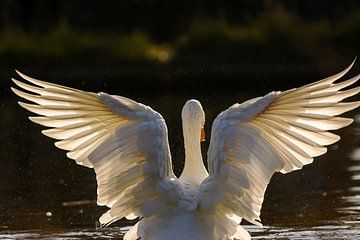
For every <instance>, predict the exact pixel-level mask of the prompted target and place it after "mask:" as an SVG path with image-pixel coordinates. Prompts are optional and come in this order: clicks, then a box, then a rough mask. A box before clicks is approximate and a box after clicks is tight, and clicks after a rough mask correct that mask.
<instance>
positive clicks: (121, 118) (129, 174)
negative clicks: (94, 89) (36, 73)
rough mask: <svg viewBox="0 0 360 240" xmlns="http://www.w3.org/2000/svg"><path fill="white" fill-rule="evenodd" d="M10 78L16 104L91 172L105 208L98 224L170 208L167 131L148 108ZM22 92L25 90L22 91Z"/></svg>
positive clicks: (173, 191) (172, 182) (172, 186)
mask: <svg viewBox="0 0 360 240" xmlns="http://www.w3.org/2000/svg"><path fill="white" fill-rule="evenodd" d="M18 74H19V75H20V76H21V77H22V78H23V79H24V80H26V81H28V82H29V83H30V84H28V83H25V82H22V81H18V80H15V79H13V81H14V83H15V84H16V85H17V86H18V87H19V88H20V89H21V90H22V91H20V90H18V89H16V88H12V90H13V92H14V93H15V94H17V95H18V96H20V97H22V98H24V99H26V100H29V101H31V102H33V103H35V104H28V103H22V102H19V104H20V105H21V106H22V107H24V108H26V109H27V110H29V111H31V112H33V113H36V114H38V115H41V116H36V117H30V120H31V121H33V122H35V123H38V124H40V125H43V126H46V127H50V129H48V130H44V131H42V133H43V134H45V135H46V136H49V137H51V138H54V139H57V140H59V141H58V142H56V143H55V145H56V146H57V147H58V148H61V149H64V150H66V151H68V153H67V156H68V157H69V158H71V159H74V160H75V161H76V163H78V164H80V165H84V166H86V167H90V168H94V170H95V172H96V179H97V184H98V199H97V203H98V204H99V205H106V206H108V207H109V208H110V210H109V211H108V212H106V213H105V214H103V215H102V216H101V218H100V223H101V224H102V226H105V225H108V224H110V223H112V222H114V221H117V220H119V219H121V218H123V217H127V218H136V217H137V216H152V215H154V214H161V212H163V211H166V210H167V209H169V208H170V207H171V206H172V205H173V204H174V203H175V201H174V200H175V199H176V197H177V194H178V185H177V181H176V179H175V177H174V174H173V172H172V164H171V155H170V150H169V144H168V137H167V128H166V124H165V121H164V119H163V118H162V116H161V115H160V114H159V113H157V112H155V111H154V110H152V109H151V108H150V107H148V106H145V105H143V104H140V103H137V102H135V101H133V100H130V99H127V98H125V97H120V96H112V95H108V94H106V93H99V94H95V93H91V92H85V91H81V90H77V89H73V88H68V87H64V86H60V85H56V84H52V83H47V82H44V81H40V80H37V79H33V78H31V77H28V76H26V75H24V74H21V73H19V72H18ZM24 90H25V91H24Z"/></svg>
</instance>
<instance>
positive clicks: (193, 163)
mask: <svg viewBox="0 0 360 240" xmlns="http://www.w3.org/2000/svg"><path fill="white" fill-rule="evenodd" d="M183 134H184V146H185V166H184V170H183V172H182V173H181V176H180V180H182V181H183V182H186V183H188V184H200V183H201V181H202V180H203V179H204V178H206V177H207V176H208V173H207V171H206V168H205V166H204V163H203V159H202V155H201V147H200V127H199V129H197V128H196V127H194V126H192V127H191V128H187V125H186V122H184V123H183Z"/></svg>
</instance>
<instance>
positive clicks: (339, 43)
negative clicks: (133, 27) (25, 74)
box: [0, 6, 360, 66]
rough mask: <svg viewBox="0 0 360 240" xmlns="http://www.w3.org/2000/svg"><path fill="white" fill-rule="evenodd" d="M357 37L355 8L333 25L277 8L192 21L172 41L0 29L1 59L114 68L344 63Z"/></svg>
mask: <svg viewBox="0 0 360 240" xmlns="http://www.w3.org/2000/svg"><path fill="white" fill-rule="evenodd" d="M359 40H360V11H354V12H353V13H351V14H350V15H349V16H348V17H347V18H346V19H343V20H341V21H338V22H336V23H332V22H330V21H329V20H327V19H322V20H317V21H315V22H311V21H300V20H299V19H298V17H297V16H296V15H294V14H291V13H290V12H289V11H287V10H286V9H285V8H284V7H281V6H280V7H278V8H275V9H274V10H273V11H270V12H269V11H268V12H264V13H261V14H259V15H258V16H257V17H256V18H254V19H253V20H251V21H248V22H247V23H243V24H239V23H237V24H230V23H228V21H226V20H223V19H221V18H216V19H210V20H207V21H205V20H204V21H193V23H192V24H191V25H190V27H189V28H188V30H187V31H185V32H184V33H179V35H178V36H177V37H176V38H174V40H168V41H165V42H160V43H159V42H157V41H154V40H152V39H151V38H150V37H149V35H148V34H146V33H145V32H144V31H132V32H130V33H127V34H126V33H119V34H117V33H114V32H103V33H95V32H89V31H87V32H85V31H84V32H82V31H79V30H74V29H73V28H72V27H71V26H70V25H69V24H67V22H66V21H60V23H59V24H58V25H57V27H55V28H52V29H51V30H50V31H48V32H27V33H25V32H24V31H21V30H19V29H16V28H5V29H3V30H2V31H1V32H0V63H1V64H5V65H6V64H9V62H12V63H13V64H18V63H22V61H23V62H24V63H27V64H28V61H27V60H28V59H33V60H36V59H47V60H46V61H47V62H51V61H55V62H57V61H59V59H65V58H66V59H67V60H69V59H71V61H74V62H76V61H86V62H90V61H92V62H93V65H98V64H103V65H109V64H110V65H113V66H114V65H115V66H117V65H119V64H122V65H130V66H131V65H134V64H135V65H136V64H139V63H140V64H142V65H148V64H150V65H149V66H151V65H153V64H160V65H164V66H167V65H175V66H178V65H180V66H193V65H194V64H195V66H196V65H201V66H211V65H212V64H219V63H221V64H230V65H231V64H239V63H246V64H250V63H267V64H271V63H272V62H279V61H288V60H291V61H292V62H293V63H294V62H295V63H296V62H298V63H304V62H307V63H308V62H312V63H318V62H320V61H322V62H323V61H332V62H334V61H337V62H339V61H340V62H344V63H348V59H349V58H353V57H355V56H356V55H358V54H359V52H360V49H359V44H358V41H359ZM87 58H88V59H87ZM9 59H10V60H11V61H9ZM81 59H82V60H81ZM90 65H91V64H90ZM3 66H4V65H3Z"/></svg>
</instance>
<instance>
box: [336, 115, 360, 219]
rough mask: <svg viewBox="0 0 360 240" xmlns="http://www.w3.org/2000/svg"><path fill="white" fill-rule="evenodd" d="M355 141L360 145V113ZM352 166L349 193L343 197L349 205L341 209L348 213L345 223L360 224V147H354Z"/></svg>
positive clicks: (356, 124)
mask: <svg viewBox="0 0 360 240" xmlns="http://www.w3.org/2000/svg"><path fill="white" fill-rule="evenodd" d="M354 122H355V123H354V126H353V129H354V142H355V143H357V144H356V145H357V146H359V144H358V143H359V139H360V115H357V116H356V117H355V121H354ZM350 159H351V160H352V161H351V164H352V165H351V166H349V167H348V168H347V170H348V171H349V172H350V173H351V176H350V179H351V181H350V186H349V188H348V191H349V192H348V194H347V195H346V196H344V197H343V199H344V200H345V202H346V203H347V205H348V206H346V207H343V208H341V209H340V210H339V211H340V212H343V213H345V214H346V217H345V219H344V222H345V223H352V224H360V147H356V148H354V150H353V151H352V152H351V154H350Z"/></svg>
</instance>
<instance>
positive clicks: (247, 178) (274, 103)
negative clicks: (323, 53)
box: [200, 64, 360, 224]
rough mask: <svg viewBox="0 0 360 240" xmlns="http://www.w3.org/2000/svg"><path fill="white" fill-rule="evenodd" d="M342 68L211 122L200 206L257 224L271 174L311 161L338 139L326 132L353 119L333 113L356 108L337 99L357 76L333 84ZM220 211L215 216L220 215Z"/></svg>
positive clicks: (349, 91)
mask: <svg viewBox="0 0 360 240" xmlns="http://www.w3.org/2000/svg"><path fill="white" fill-rule="evenodd" d="M352 65H353V64H351V65H350V66H349V67H348V68H346V69H345V70H344V71H342V72H340V73H338V74H336V75H334V76H331V77H329V78H326V79H323V80H320V81H318V82H315V83H312V84H308V85H305V86H303V87H300V88H295V89H291V90H288V91H284V92H271V93H269V94H267V95H265V96H264V97H260V98H255V99H252V100H249V101H247V102H244V103H242V104H235V105H233V106H232V107H230V108H229V109H227V110H226V111H224V112H222V113H220V114H219V115H218V117H217V118H216V119H215V121H214V123H213V126H212V135H211V141H210V147H209V151H208V166H209V172H210V176H209V177H208V178H207V179H205V180H204V182H203V183H202V185H201V191H202V192H201V194H202V197H201V200H200V206H201V207H202V208H203V209H205V210H206V211H207V212H210V213H212V214H215V215H217V213H218V212H222V213H225V214H226V215H227V216H228V218H230V219H232V220H234V221H235V222H237V223H239V222H240V220H241V218H245V219H246V220H247V221H249V222H252V223H254V224H260V223H259V222H258V221H260V209H261V205H262V202H263V198H264V193H265V190H266V187H267V184H268V183H269V181H270V178H271V176H272V175H273V174H274V173H275V172H282V173H288V172H291V171H294V170H297V169H301V168H302V167H303V166H304V165H306V164H310V163H311V162H312V161H313V157H316V156H320V155H322V154H324V153H326V150H327V149H326V147H325V146H327V145H329V144H332V143H335V142H336V141H338V140H339V139H340V137H339V136H337V135H335V134H333V133H330V132H328V130H336V129H339V128H342V127H345V126H347V125H349V124H350V123H351V122H352V121H353V120H352V119H349V118H342V117H336V116H338V115H340V114H342V113H344V112H347V111H350V110H352V109H355V108H357V107H359V106H360V102H342V100H344V99H345V98H348V97H351V96H354V95H355V94H358V93H359V91H360V88H359V87H356V88H350V89H347V90H341V89H344V88H346V87H348V86H350V85H352V84H354V83H355V82H356V81H357V80H358V79H359V78H360V75H357V76H356V77H353V78H351V79H349V80H346V81H342V82H338V83H335V81H336V80H338V79H339V78H341V77H342V76H343V75H345V74H346V73H347V72H348V71H349V69H350V68H351V67H352ZM219 215H220V214H219Z"/></svg>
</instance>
